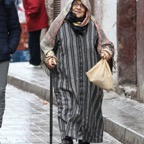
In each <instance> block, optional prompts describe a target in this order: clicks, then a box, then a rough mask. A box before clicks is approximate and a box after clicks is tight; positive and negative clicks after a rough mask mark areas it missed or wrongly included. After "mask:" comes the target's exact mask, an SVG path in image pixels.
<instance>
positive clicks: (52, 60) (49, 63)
mask: <svg viewBox="0 0 144 144" xmlns="http://www.w3.org/2000/svg"><path fill="white" fill-rule="evenodd" d="M45 64H46V66H47V67H48V68H49V69H53V68H55V67H56V65H57V60H56V58H54V57H48V58H46V59H45Z"/></svg>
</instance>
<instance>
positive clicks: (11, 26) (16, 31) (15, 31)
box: [7, 3, 21, 53]
mask: <svg viewBox="0 0 144 144" xmlns="http://www.w3.org/2000/svg"><path fill="white" fill-rule="evenodd" d="M8 12H9V13H8V16H7V20H8V32H9V35H8V45H9V48H10V51H11V53H14V52H15V50H16V48H17V46H18V43H19V40H20V34H21V27H20V23H19V18H18V14H17V10H16V7H15V5H14V3H13V6H12V8H9V9H8Z"/></svg>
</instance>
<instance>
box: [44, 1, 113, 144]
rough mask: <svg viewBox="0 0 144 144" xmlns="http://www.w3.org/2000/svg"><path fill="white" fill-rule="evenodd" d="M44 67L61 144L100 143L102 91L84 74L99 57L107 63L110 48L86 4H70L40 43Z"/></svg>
mask: <svg viewBox="0 0 144 144" xmlns="http://www.w3.org/2000/svg"><path fill="white" fill-rule="evenodd" d="M41 49H42V52H43V56H44V57H43V59H44V63H45V65H46V66H47V67H48V68H49V69H50V70H52V72H53V73H52V76H53V86H54V92H55V96H56V99H57V104H58V121H59V127H60V133H61V137H62V144H73V139H76V140H78V142H79V144H89V143H90V142H92V143H100V142H102V141H103V117H102V111H101V106H102V99H103V90H102V89H100V88H99V87H97V86H95V85H93V84H92V83H91V82H89V81H88V78H87V77H86V74H85V73H86V72H87V71H88V70H89V69H90V68H92V67H93V66H94V65H95V64H96V63H97V62H98V61H99V60H100V59H101V57H102V58H104V59H106V60H110V59H111V58H112V57H113V54H114V47H113V44H112V43H111V42H110V41H109V40H108V39H107V38H106V36H105V34H104V33H103V31H102V29H101V28H100V27H99V25H98V24H97V22H96V20H95V18H94V17H93V16H91V6H90V2H89V0H69V1H68V4H67V5H66V6H65V8H64V10H63V11H62V12H61V13H60V14H59V15H58V17H57V18H56V19H55V20H54V21H53V23H52V24H51V27H50V28H49V30H48V32H47V33H46V35H45V37H44V39H43V40H42V42H41Z"/></svg>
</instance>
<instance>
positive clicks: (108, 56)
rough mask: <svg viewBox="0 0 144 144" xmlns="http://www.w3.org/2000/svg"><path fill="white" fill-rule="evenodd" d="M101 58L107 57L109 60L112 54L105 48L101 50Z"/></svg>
mask: <svg viewBox="0 0 144 144" xmlns="http://www.w3.org/2000/svg"><path fill="white" fill-rule="evenodd" d="M101 58H103V59H106V60H107V61H108V60H109V59H111V55H110V54H109V53H108V52H107V51H104V50H103V51H102V52H101Z"/></svg>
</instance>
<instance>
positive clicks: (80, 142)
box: [78, 140, 90, 144]
mask: <svg viewBox="0 0 144 144" xmlns="http://www.w3.org/2000/svg"><path fill="white" fill-rule="evenodd" d="M78 144H90V143H89V142H82V140H79V143H78Z"/></svg>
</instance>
